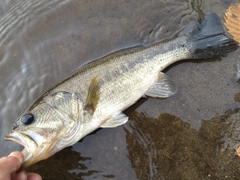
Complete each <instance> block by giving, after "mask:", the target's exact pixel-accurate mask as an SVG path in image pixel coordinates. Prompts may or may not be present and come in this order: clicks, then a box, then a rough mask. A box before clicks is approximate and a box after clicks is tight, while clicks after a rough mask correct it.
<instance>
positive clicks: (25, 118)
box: [21, 113, 35, 125]
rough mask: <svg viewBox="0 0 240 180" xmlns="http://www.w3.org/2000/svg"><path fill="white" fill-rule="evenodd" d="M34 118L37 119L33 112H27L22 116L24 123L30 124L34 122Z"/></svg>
mask: <svg viewBox="0 0 240 180" xmlns="http://www.w3.org/2000/svg"><path fill="white" fill-rule="evenodd" d="M34 120H35V118H34V115H33V114H32V113H27V114H25V115H24V116H23V117H22V118H21V122H22V123H23V124H24V125H30V124H32V123H33V122H34Z"/></svg>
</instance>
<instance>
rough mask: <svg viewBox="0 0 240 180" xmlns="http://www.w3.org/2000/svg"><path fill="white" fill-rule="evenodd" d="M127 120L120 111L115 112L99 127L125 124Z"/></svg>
mask: <svg viewBox="0 0 240 180" xmlns="http://www.w3.org/2000/svg"><path fill="white" fill-rule="evenodd" d="M127 121H128V117H127V116H126V115H125V114H123V113H122V112H118V113H115V114H114V115H113V116H112V117H110V118H109V119H107V120H106V121H105V122H104V123H103V124H102V125H101V126H100V127H101V128H113V127H117V126H120V125H123V124H125V123H126V122H127Z"/></svg>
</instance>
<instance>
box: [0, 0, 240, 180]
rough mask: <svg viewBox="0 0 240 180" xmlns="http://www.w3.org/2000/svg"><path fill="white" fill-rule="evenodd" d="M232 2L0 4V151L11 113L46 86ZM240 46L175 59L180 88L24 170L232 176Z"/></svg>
mask: <svg viewBox="0 0 240 180" xmlns="http://www.w3.org/2000/svg"><path fill="white" fill-rule="evenodd" d="M233 2H237V0H235V1H231V0H212V1H211V2H209V1H200V0H185V1H177V0H175V1H173V0H172V1H164V0H162V1H159V0H158V1H157V0H153V1H149V2H146V1H136V0H135V1H133V0H132V1H124V0H123V1H121V3H120V2H113V1H110V0H101V1H97V2H89V1H75V0H72V1H68V0H61V1H59V0H58V1H57V0H52V1H47V0H41V1H32V0H26V1H24V2H23V1H18V0H5V1H1V2H0V46H1V48H0V92H1V93H0V107H1V109H0V119H1V120H0V127H1V131H0V136H1V140H0V147H1V149H0V155H1V156H3V155H7V154H8V153H9V152H11V151H13V150H21V149H22V147H20V146H18V145H16V144H15V143H13V142H5V141H4V140H3V137H4V135H6V134H7V133H8V132H9V131H10V129H11V126H12V124H13V122H14V121H15V119H16V118H17V117H18V116H19V115H20V114H22V113H23V112H24V110H25V109H26V108H27V107H28V106H29V105H31V104H32V102H33V101H34V100H35V99H36V98H38V97H39V96H41V94H42V93H44V92H45V91H46V90H47V89H48V88H50V87H51V86H53V85H54V84H56V83H57V82H58V81H59V80H61V79H63V78H65V77H66V76H67V75H68V74H70V73H71V72H73V71H75V70H76V69H77V68H79V67H81V66H82V65H83V64H86V63H87V62H90V61H91V60H94V59H97V58H100V57H102V56H104V55H106V54H109V53H111V52H113V51H116V50H119V49H124V48H128V47H132V46H137V45H141V44H142V45H149V44H152V43H154V42H156V41H163V40H169V39H171V38H173V37H174V36H175V35H176V34H177V33H178V32H179V31H181V30H182V29H183V28H184V27H186V26H187V25H188V24H189V23H190V22H192V21H194V20H196V19H198V18H199V17H201V16H202V15H203V14H207V13H209V12H215V13H217V14H218V15H219V16H220V17H221V18H223V16H224V11H225V9H226V8H227V7H228V5H229V4H231V3H233ZM239 58H240V51H239V50H237V51H235V52H232V53H230V54H229V55H228V56H227V57H224V58H221V59H212V60H201V61H194V60H188V61H185V62H181V63H177V64H174V65H173V66H171V67H169V68H168V69H167V70H166V71H165V72H166V73H167V74H168V75H169V76H170V77H172V79H173V81H174V82H176V84H177V87H178V92H177V94H176V95H174V96H173V97H170V98H168V99H163V100H160V99H153V98H143V99H140V100H139V101H138V102H137V103H136V104H135V105H133V106H132V107H130V108H129V109H127V110H126V111H125V113H126V114H127V115H128V116H129V122H128V123H127V124H125V125H123V126H121V127H117V128H114V129H100V130H97V131H96V132H94V133H92V134H91V135H89V136H87V137H85V138H84V139H82V140H81V141H80V142H78V143H76V144H75V145H73V146H72V147H69V148H66V149H64V150H62V151H61V152H59V153H57V154H56V155H54V156H53V157H51V158H49V159H48V160H45V161H42V162H39V163H37V164H35V165H33V166H31V167H30V170H32V171H35V172H38V173H40V174H41V175H42V176H43V178H44V179H94V178H96V179H131V180H134V179H141V180H145V179H225V178H226V179H238V177H239V176H240V168H239V167H240V158H239V157H237V156H236V153H235V150H236V148H237V147H238V145H240V141H239V131H240V123H239V114H240V111H239V102H240V100H239V99H240V98H239V94H240V84H239V77H240V75H239Z"/></svg>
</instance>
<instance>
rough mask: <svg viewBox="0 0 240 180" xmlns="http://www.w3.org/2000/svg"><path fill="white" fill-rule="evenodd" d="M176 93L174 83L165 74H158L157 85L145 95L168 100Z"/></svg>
mask: <svg viewBox="0 0 240 180" xmlns="http://www.w3.org/2000/svg"><path fill="white" fill-rule="evenodd" d="M176 92H177V87H176V85H175V84H174V82H173V81H172V80H171V79H170V77H168V76H167V75H166V74H164V73H162V72H160V73H159V76H158V81H157V83H156V84H155V85H154V86H153V87H152V88H151V89H149V90H148V91H147V92H146V93H145V95H146V96H150V97H158V98H168V97H170V96H172V95H174V94H175V93H176Z"/></svg>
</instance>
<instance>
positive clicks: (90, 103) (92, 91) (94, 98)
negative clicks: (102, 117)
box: [85, 76, 100, 114]
mask: <svg viewBox="0 0 240 180" xmlns="http://www.w3.org/2000/svg"><path fill="white" fill-rule="evenodd" d="M99 98H100V85H99V80H98V77H97V76H95V77H94V78H93V79H92V81H91V83H90V85H89V88H88V95H87V99H86V105H85V110H87V111H89V112H90V113H91V114H93V113H94V111H95V109H96V107H97V105H98V101H99Z"/></svg>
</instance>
